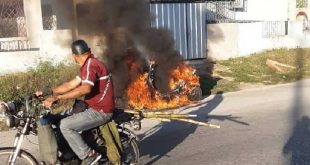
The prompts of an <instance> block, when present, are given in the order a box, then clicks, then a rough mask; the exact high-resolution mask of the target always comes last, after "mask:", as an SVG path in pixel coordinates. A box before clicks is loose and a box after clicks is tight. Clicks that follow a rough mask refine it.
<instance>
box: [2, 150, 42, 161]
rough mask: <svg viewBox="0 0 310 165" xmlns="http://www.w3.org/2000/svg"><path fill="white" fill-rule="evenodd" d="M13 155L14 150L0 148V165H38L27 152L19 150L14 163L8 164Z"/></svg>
mask: <svg viewBox="0 0 310 165" xmlns="http://www.w3.org/2000/svg"><path fill="white" fill-rule="evenodd" d="M13 155H14V148H13V147H7V148H0V162H1V163H0V164H3V165H39V163H38V162H37V160H36V159H35V158H34V157H33V156H32V155H31V154H30V153H28V152H27V151H24V150H20V154H19V155H18V156H17V158H16V161H15V163H10V162H9V159H10V157H11V156H13Z"/></svg>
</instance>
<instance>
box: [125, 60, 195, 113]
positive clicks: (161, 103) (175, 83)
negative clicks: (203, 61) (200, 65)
mask: <svg viewBox="0 0 310 165" xmlns="http://www.w3.org/2000/svg"><path fill="white" fill-rule="evenodd" d="M194 72H195V70H194V69H193V68H191V67H189V66H187V65H185V64H181V65H179V66H178V67H177V68H176V69H174V70H172V71H171V78H170V81H169V87H170V90H171V91H173V90H176V89H177V88H178V87H180V86H182V87H181V88H182V90H180V91H178V93H177V95H174V97H173V98H171V99H169V100H168V99H164V98H163V97H162V96H161V94H160V93H159V92H158V91H155V93H154V95H153V97H152V93H151V89H150V87H149V86H148V85H147V73H144V74H142V75H140V76H139V78H137V79H136V80H135V81H134V82H132V83H131V84H130V85H129V87H128V90H127V96H128V105H129V106H130V107H132V108H134V109H137V110H141V109H150V110H158V109H168V108H175V107H179V106H184V105H188V104H190V103H192V101H190V100H189V98H188V96H187V94H188V93H189V92H191V91H192V89H193V88H195V87H197V86H199V77H198V76H197V75H196V74H195V73H194Z"/></svg>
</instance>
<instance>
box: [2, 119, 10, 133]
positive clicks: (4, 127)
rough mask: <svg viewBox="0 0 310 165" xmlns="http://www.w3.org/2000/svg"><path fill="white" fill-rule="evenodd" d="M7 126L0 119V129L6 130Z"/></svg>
mask: <svg viewBox="0 0 310 165" xmlns="http://www.w3.org/2000/svg"><path fill="white" fill-rule="evenodd" d="M8 130H9V127H7V126H6V124H5V122H3V121H0V131H8Z"/></svg>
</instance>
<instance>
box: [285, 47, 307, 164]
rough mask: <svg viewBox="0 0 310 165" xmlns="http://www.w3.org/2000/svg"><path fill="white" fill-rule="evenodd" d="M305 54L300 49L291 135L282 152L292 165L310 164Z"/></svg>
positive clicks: (291, 117) (297, 60) (291, 118)
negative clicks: (305, 95)
mask: <svg viewBox="0 0 310 165" xmlns="http://www.w3.org/2000/svg"><path fill="white" fill-rule="evenodd" d="M304 58H305V55H304V52H303V50H302V49H299V51H298V54H297V58H296V81H297V83H296V86H295V96H294V105H293V107H292V113H291V114H290V116H289V118H290V120H291V123H292V126H293V127H292V131H291V135H290V137H289V138H288V140H287V142H286V143H285V144H284V146H283V149H282V153H283V155H284V156H286V157H287V158H288V159H290V165H310V130H309V126H310V119H309V117H308V116H306V115H305V110H306V109H304V106H303V103H304V100H303V88H302V87H303V84H302V83H303V82H302V81H300V80H301V79H302V78H303V76H304V60H305V59H304Z"/></svg>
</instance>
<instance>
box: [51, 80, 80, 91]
mask: <svg viewBox="0 0 310 165" xmlns="http://www.w3.org/2000/svg"><path fill="white" fill-rule="evenodd" d="M80 83H81V79H79V78H75V79H73V80H71V81H69V82H65V83H63V84H61V85H59V86H58V87H55V88H53V89H52V91H53V94H64V93H66V92H68V91H71V90H72V89H74V88H76V87H77V86H79V85H80Z"/></svg>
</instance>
